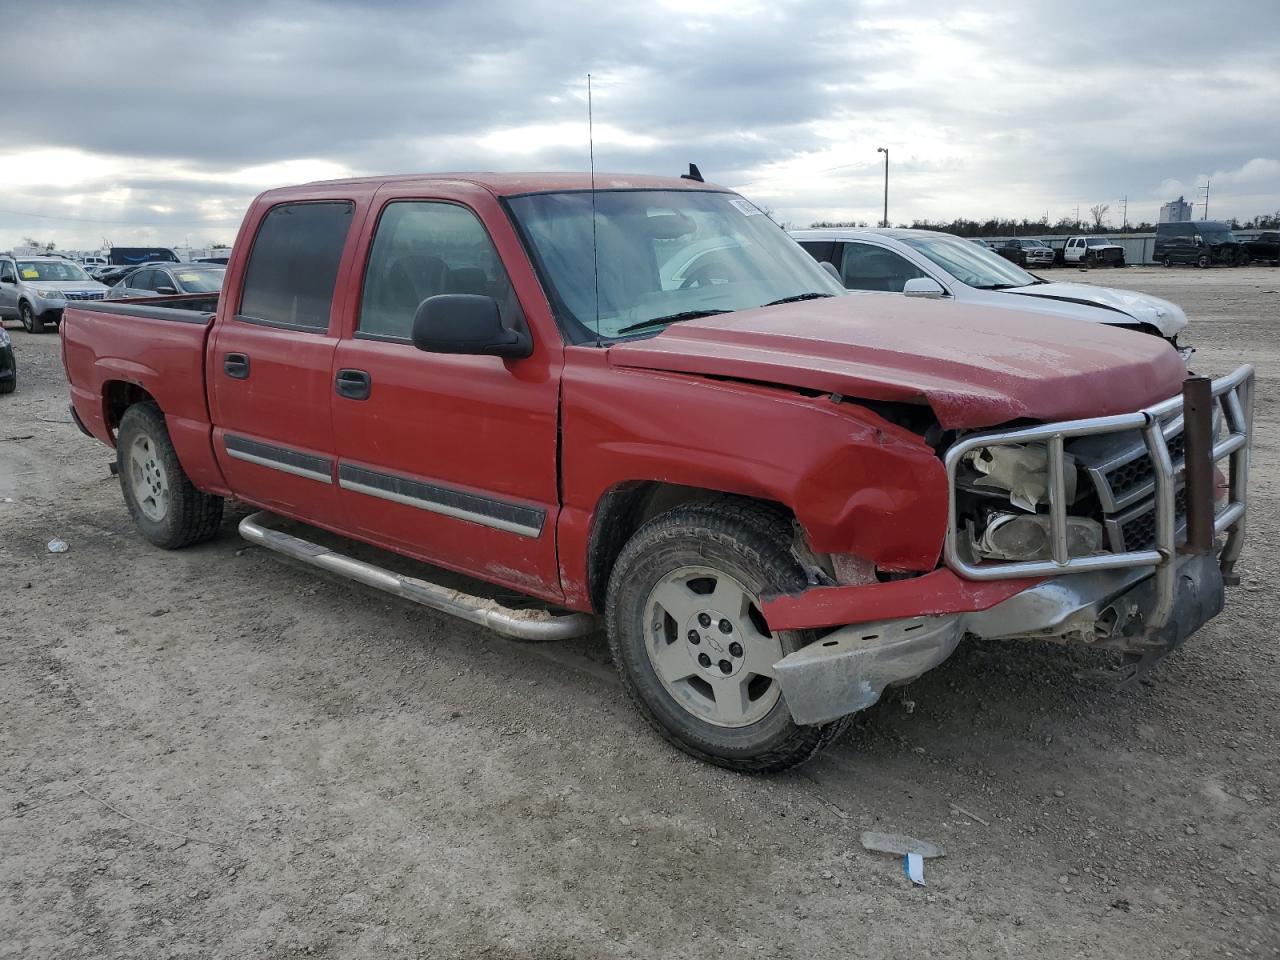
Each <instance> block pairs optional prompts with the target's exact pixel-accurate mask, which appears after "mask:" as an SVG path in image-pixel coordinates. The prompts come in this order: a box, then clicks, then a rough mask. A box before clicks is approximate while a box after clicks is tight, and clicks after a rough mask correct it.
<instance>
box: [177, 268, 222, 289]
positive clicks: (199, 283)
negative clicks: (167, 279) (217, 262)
mask: <svg viewBox="0 0 1280 960" xmlns="http://www.w3.org/2000/svg"><path fill="white" fill-rule="evenodd" d="M225 275H226V271H225V270H175V271H174V276H176V277H177V278H178V283H180V284H182V289H183V291H184V292H186V293H217V292H218V291H219V290H221V289H222V278H223V276H225Z"/></svg>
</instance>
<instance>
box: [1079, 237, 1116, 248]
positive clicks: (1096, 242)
mask: <svg viewBox="0 0 1280 960" xmlns="http://www.w3.org/2000/svg"><path fill="white" fill-rule="evenodd" d="M1085 245H1086V246H1090V247H1114V246H1115V244H1114V243H1112V242H1111V241H1110V240H1109V239H1107V238H1106V237H1090V238H1089V239H1088V240H1086V241H1085Z"/></svg>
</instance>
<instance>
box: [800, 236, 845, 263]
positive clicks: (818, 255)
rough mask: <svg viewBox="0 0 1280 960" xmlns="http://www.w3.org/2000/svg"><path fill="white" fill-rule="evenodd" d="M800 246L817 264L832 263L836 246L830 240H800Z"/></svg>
mask: <svg viewBox="0 0 1280 960" xmlns="http://www.w3.org/2000/svg"><path fill="white" fill-rule="evenodd" d="M800 246H801V247H803V248H804V250H805V252H806V253H807V254H809V256H811V257H813V259H815V260H817V261H818V262H819V263H823V262H824V261H827V262H833V258H834V257H835V247H836V245H835V243H834V242H832V241H830V240H801V241H800Z"/></svg>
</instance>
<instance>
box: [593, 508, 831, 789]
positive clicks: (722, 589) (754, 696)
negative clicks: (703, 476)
mask: <svg viewBox="0 0 1280 960" xmlns="http://www.w3.org/2000/svg"><path fill="white" fill-rule="evenodd" d="M792 536H793V533H792V526H791V521H790V519H789V518H788V517H787V516H786V515H785V514H784V513H782V511H780V510H777V509H771V508H769V507H766V506H763V505H760V504H754V503H748V502H743V501H738V500H731V499H728V498H725V499H722V500H715V501H710V502H706V503H693V504H687V505H685V506H681V507H676V508H675V509H673V510H671V511H669V512H668V513H664V514H662V515H660V516H658V517H655V518H654V519H652V520H650V521H649V522H647V523H646V524H644V525H643V526H642V527H641V528H640V529H639V530H638V531H636V533H635V534H634V536H632V538H631V539H630V540H629V541H628V542H627V544H626V546H625V547H624V548H623V550H622V553H621V554H620V555H619V556H618V560H617V563H616V564H615V565H614V568H613V571H612V574H611V575H610V577H609V591H608V600H607V603H606V605H605V624H606V627H607V630H608V635H609V647H610V649H611V650H612V652H613V659H614V663H615V664H617V667H618V672H619V674H620V675H621V677H622V684H623V687H624V688H625V689H626V691H627V694H628V695H629V696H630V697H631V700H632V702H633V703H634V704H635V705H636V708H637V709H638V710H639V711H640V713H641V714H643V715H644V717H645V719H646V720H648V721H649V723H650V724H651V725H652V726H653V727H654V729H656V730H657V731H658V733H660V734H661V735H662V736H663V737H664V738H665V739H667V740H668V741H670V742H671V743H673V744H674V745H675V746H677V747H679V748H680V749H681V750H684V751H685V752H686V753H689V754H691V755H693V756H695V757H697V758H699V759H700V760H705V761H707V762H709V763H714V764H716V765H718V766H721V767H727V768H729V769H731V770H739V771H743V772H749V773H772V772H775V771H779V770H785V769H787V768H788V767H793V766H795V765H796V764H799V763H803V762H804V761H805V760H808V759H809V758H810V757H812V756H813V755H814V754H816V753H817V752H818V751H819V750H821V749H822V748H823V747H825V746H826V745H827V744H829V743H831V742H832V741H833V740H835V739H836V738H837V737H838V736H839V735H840V733H842V732H843V731H844V729H845V728H846V726H847V724H848V721H849V718H848V717H843V718H841V719H839V720H836V721H834V722H832V723H828V724H822V725H819V726H798V725H797V724H796V723H795V722H794V721H793V720H792V719H791V713H790V711H789V710H788V709H787V705H786V703H785V701H783V699H782V696H781V690H780V688H779V686H778V682H777V680H775V679H774V678H773V677H772V674H771V667H772V665H773V663H775V662H777V660H778V659H781V658H782V657H783V656H785V655H786V654H788V653H791V652H793V651H794V650H798V649H799V648H800V647H803V646H805V645H806V644H808V643H809V642H811V641H812V640H814V639H815V637H814V636H813V635H812V634H811V633H810V632H808V631H785V632H784V631H779V632H778V633H776V634H774V633H770V632H769V630H768V627H767V626H766V625H765V622H764V618H763V616H761V615H760V607H759V603H760V601H759V598H760V597H761V596H764V595H766V594H770V593H783V592H788V591H796V590H800V589H803V588H804V586H805V585H806V580H805V575H804V572H803V571H802V570H801V568H800V565H799V564H798V563H797V562H796V560H795V558H794V556H793V555H792V552H791V546H790V544H791V540H792ZM695 638H696V639H695ZM726 668H727V669H726Z"/></svg>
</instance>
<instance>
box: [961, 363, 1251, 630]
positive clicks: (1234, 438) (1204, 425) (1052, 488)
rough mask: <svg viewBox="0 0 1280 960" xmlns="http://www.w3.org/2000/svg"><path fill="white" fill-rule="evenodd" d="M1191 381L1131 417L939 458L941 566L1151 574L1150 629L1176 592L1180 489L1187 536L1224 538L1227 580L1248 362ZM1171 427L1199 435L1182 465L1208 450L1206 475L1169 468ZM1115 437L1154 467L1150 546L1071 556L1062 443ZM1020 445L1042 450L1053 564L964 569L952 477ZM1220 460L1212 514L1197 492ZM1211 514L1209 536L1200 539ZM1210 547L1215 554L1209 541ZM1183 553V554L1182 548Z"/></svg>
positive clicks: (1236, 550)
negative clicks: (1132, 443) (1128, 437)
mask: <svg viewBox="0 0 1280 960" xmlns="http://www.w3.org/2000/svg"><path fill="white" fill-rule="evenodd" d="M1198 379H1199V380H1201V381H1203V378H1191V379H1190V380H1188V381H1187V383H1186V384H1185V385H1184V391H1183V393H1182V394H1180V395H1178V396H1174V397H1170V398H1169V399H1168V400H1165V401H1163V402H1161V403H1158V404H1155V405H1154V406H1151V407H1147V408H1146V409H1143V410H1139V411H1136V412H1134V413H1123V414H1116V415H1114V416H1108V417H1093V418H1090V419H1087V420H1067V421H1063V422H1060V423H1049V424H1043V425H1041V426H1035V427H1026V428H1023V429H1017V430H1003V431H993V432H989V433H981V434H974V435H972V436H967V437H965V438H964V439H963V440H960V441H959V442H957V443H956V444H954V445H953V446H952V447H951V448H950V449H949V450H948V451H947V454H946V469H947V482H948V487H949V514H948V525H947V536H946V543H945V546H944V559H945V561H946V564H947V566H949V567H950V568H951V569H952V570H954V571H955V572H956V573H957V574H959V575H960V576H962V577H966V578H968V579H970V580H1005V579H1014V578H1023V577H1058V576H1062V575H1064V574H1072V573H1089V572H1096V571H1102V570H1123V569H1130V568H1136V567H1153V568H1154V570H1155V587H1156V600H1155V606H1154V609H1153V610H1152V611H1151V613H1150V615H1149V616H1148V617H1147V620H1146V622H1147V626H1148V627H1149V628H1151V629H1158V628H1160V627H1163V626H1164V625H1165V623H1166V622H1167V621H1168V620H1169V617H1170V615H1171V613H1172V611H1173V608H1174V602H1175V594H1176V591H1177V587H1178V581H1177V570H1176V560H1177V555H1178V553H1179V546H1178V532H1179V531H1178V518H1177V506H1176V498H1177V496H1178V490H1179V487H1180V486H1185V487H1186V489H1185V494H1184V496H1185V498H1186V502H1187V504H1188V511H1189V517H1188V519H1189V523H1188V527H1189V529H1192V530H1196V529H1199V530H1200V531H1202V532H1201V535H1200V536H1199V537H1198V538H1197V539H1200V540H1209V541H1212V539H1213V538H1214V537H1217V536H1218V535H1221V534H1224V533H1225V534H1226V543H1225V545H1224V546H1223V548H1222V551H1221V553H1219V555H1218V562H1219V565H1220V567H1221V570H1222V573H1223V576H1224V577H1229V576H1230V575H1231V571H1232V567H1233V566H1234V565H1235V562H1236V560H1237V559H1238V558H1239V556H1240V549H1241V546H1242V544H1243V541H1244V532H1245V514H1246V506H1245V504H1246V487H1247V484H1248V478H1249V447H1250V435H1251V431H1252V421H1253V388H1254V371H1253V367H1252V366H1249V365H1248V364H1246V365H1244V366H1242V367H1240V368H1239V369H1238V370H1236V371H1235V372H1234V373H1231V374H1229V375H1227V376H1225V377H1221V378H1219V379H1217V380H1214V381H1212V383H1211V384H1207V387H1208V389H1207V391H1206V390H1204V389H1203V388H1204V387H1205V386H1206V384H1204V383H1203V382H1201V383H1200V384H1198V385H1197V384H1196V380H1198ZM1197 387H1198V388H1199V389H1197ZM1193 397H1199V398H1200V400H1199V401H1196V400H1193V399H1189V398H1193ZM1206 401H1207V402H1206ZM1213 411H1220V415H1221V419H1222V423H1223V425H1224V426H1223V429H1222V430H1221V431H1220V433H1219V435H1218V436H1214V435H1213V434H1212V432H1211V429H1210V422H1211V421H1212V419H1213ZM1170 421H1172V425H1173V426H1176V427H1181V428H1182V429H1183V430H1186V431H1193V430H1195V431H1201V433H1200V434H1199V435H1198V436H1197V437H1196V438H1195V441H1194V442H1192V438H1191V437H1190V436H1188V438H1187V442H1186V450H1187V454H1186V459H1187V460H1190V459H1191V458H1192V457H1195V456H1197V452H1198V451H1199V452H1201V453H1200V455H1201V456H1203V455H1204V453H1205V452H1208V451H1211V452H1208V457H1209V459H1210V461H1211V462H1210V463H1209V464H1208V465H1207V468H1206V465H1204V464H1200V465H1199V466H1200V469H1190V470H1189V469H1187V468H1186V463H1185V462H1184V463H1183V464H1182V465H1180V466H1179V467H1177V468H1175V465H1174V460H1173V457H1171V455H1170V451H1169V442H1168V437H1167V436H1166V432H1167V431H1169V430H1170ZM1122 431H1137V432H1140V434H1141V436H1142V438H1143V442H1144V443H1145V446H1146V453H1147V456H1148V457H1149V458H1150V461H1151V464H1152V468H1153V480H1154V513H1155V524H1154V526H1155V538H1154V544H1152V545H1151V546H1150V547H1147V548H1144V549H1135V550H1120V551H1113V552H1106V553H1100V554H1097V555H1093V556H1086V557H1072V556H1071V555H1070V551H1069V548H1068V529H1067V508H1068V503H1067V487H1066V479H1065V474H1064V467H1065V464H1066V451H1065V443H1066V441H1068V440H1071V439H1074V438H1077V437H1088V436H1097V435H1104V434H1115V433H1119V432H1122ZM1026 443H1043V444H1044V445H1045V447H1046V450H1047V453H1048V499H1049V513H1048V517H1049V545H1050V552H1051V557H1052V559H1049V560H1031V561H1022V562H1014V563H1004V562H1001V563H985V562H984V563H974V562H971V561H970V560H968V559H967V558H966V557H965V556H964V555H962V553H961V549H960V535H961V529H960V526H959V514H958V508H957V492H958V488H957V472H958V470H959V467H960V464H961V463H962V462H963V458H964V457H965V455H966V454H969V453H971V452H972V451H975V450H978V449H980V448H982V447H991V446H999V445H1005V444H1026ZM1227 458H1229V465H1228V473H1227V477H1228V496H1227V499H1226V503H1225V505H1223V506H1222V507H1221V508H1219V507H1217V506H1216V504H1215V501H1214V496H1213V491H1212V489H1210V490H1204V489H1202V487H1203V485H1204V483H1205V479H1204V478H1206V477H1208V478H1209V480H1208V482H1209V483H1210V485H1212V482H1213V481H1212V478H1213V467H1214V465H1216V464H1218V463H1220V462H1221V461H1222V460H1223V459H1227ZM1193 466H1194V465H1193ZM1197 488H1201V489H1197ZM1197 505H1199V506H1197ZM1196 510H1200V511H1201V515H1200V516H1198V517H1193V516H1191V514H1193V513H1194V511H1196ZM1210 516H1212V534H1213V536H1212V537H1206V536H1205V534H1206V533H1207V531H1208V528H1209V517H1210ZM1189 546H1196V547H1198V549H1199V550H1201V551H1203V550H1204V549H1205V546H1204V545H1203V544H1199V545H1189ZM1208 549H1210V550H1212V549H1213V545H1212V543H1211V542H1210V543H1209V545H1208ZM1183 552H1186V551H1185V549H1184V551H1183Z"/></svg>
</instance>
